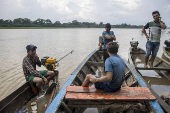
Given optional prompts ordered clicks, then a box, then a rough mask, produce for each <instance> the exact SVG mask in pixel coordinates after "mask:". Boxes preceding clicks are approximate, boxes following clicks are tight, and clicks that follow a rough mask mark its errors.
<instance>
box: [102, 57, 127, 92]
mask: <svg viewBox="0 0 170 113" xmlns="http://www.w3.org/2000/svg"><path fill="white" fill-rule="evenodd" d="M125 69H126V67H125V63H124V61H123V59H122V58H121V57H120V56H118V55H112V56H111V57H109V58H107V59H106V62H105V72H113V77H112V80H111V81H109V82H106V83H107V85H108V86H109V87H110V88H112V89H117V88H120V87H121V85H122V83H123V81H124V79H125Z"/></svg>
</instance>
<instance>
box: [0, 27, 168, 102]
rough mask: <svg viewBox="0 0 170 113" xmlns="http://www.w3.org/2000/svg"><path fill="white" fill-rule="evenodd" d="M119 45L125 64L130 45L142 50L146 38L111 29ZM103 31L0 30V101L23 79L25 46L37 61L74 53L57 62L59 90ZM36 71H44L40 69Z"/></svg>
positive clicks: (99, 29) (134, 31)
mask: <svg viewBox="0 0 170 113" xmlns="http://www.w3.org/2000/svg"><path fill="white" fill-rule="evenodd" d="M112 30H113V31H114V33H115V35H116V38H117V41H118V42H119V44H120V48H119V53H120V54H121V55H122V56H123V57H124V58H125V59H126V60H127V59H128V50H129V47H130V41H131V40H132V38H134V40H138V41H139V46H140V47H142V48H145V43H146V38H145V36H144V35H143V36H141V32H140V30H141V29H114V28H112ZM103 31H104V28H81V29H70V28H69V29H0V62H1V63H0V77H1V79H0V95H1V96H0V100H2V99H3V98H4V97H6V96H7V95H9V94H10V93H12V92H13V91H14V90H16V89H17V88H18V87H20V86H21V85H22V84H24V83H25V82H26V81H25V78H24V75H23V71H22V60H23V58H24V57H25V56H26V49H25V47H26V45H28V44H34V45H36V46H37V47H38V48H37V54H38V55H39V57H40V58H42V57H44V56H50V57H54V58H56V59H60V58H61V57H63V56H64V55H65V54H67V53H68V52H70V51H71V50H74V52H73V54H71V55H69V56H67V57H66V58H64V59H63V60H61V61H60V66H59V67H58V68H57V69H58V70H59V83H60V89H61V87H62V86H63V85H64V84H65V82H66V81H67V79H68V78H69V76H70V74H71V73H72V72H73V71H74V69H76V68H77V66H78V65H79V64H80V63H81V62H82V60H83V59H84V58H86V56H87V55H88V54H89V53H91V51H93V50H94V49H96V48H97V47H98V40H99V38H98V37H99V36H101V35H102V32H103ZM169 35H170V34H167V33H165V34H163V35H162V40H163V41H161V45H160V49H159V52H158V56H161V55H162V48H161V46H163V45H164V44H163V43H164V40H165V39H168V38H169ZM37 69H38V70H43V69H45V68H44V67H43V66H42V67H38V68H37Z"/></svg>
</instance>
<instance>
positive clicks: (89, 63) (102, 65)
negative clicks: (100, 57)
mask: <svg viewBox="0 0 170 113" xmlns="http://www.w3.org/2000/svg"><path fill="white" fill-rule="evenodd" d="M87 63H88V65H89V66H100V67H104V63H100V62H92V61H88V62H87Z"/></svg>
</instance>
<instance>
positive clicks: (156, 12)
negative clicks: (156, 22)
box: [152, 11, 160, 15]
mask: <svg viewBox="0 0 170 113" xmlns="http://www.w3.org/2000/svg"><path fill="white" fill-rule="evenodd" d="M156 13H158V15H160V14H159V11H154V12H152V15H154V14H156Z"/></svg>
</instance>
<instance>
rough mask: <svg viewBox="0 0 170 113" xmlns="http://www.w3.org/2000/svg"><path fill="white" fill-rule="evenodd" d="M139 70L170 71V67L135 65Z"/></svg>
mask: <svg viewBox="0 0 170 113" xmlns="http://www.w3.org/2000/svg"><path fill="white" fill-rule="evenodd" d="M135 68H136V69H137V70H166V71H170V68H166V67H153V68H144V67H135Z"/></svg>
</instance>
